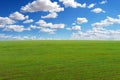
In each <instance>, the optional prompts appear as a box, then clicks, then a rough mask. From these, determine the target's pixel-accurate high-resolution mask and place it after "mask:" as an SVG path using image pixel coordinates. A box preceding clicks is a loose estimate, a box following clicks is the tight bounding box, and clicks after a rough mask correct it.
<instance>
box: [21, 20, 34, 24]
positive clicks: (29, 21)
mask: <svg viewBox="0 0 120 80" xmlns="http://www.w3.org/2000/svg"><path fill="white" fill-rule="evenodd" d="M32 22H34V20H33V19H28V20H25V21H24V22H23V23H24V24H27V23H32Z"/></svg>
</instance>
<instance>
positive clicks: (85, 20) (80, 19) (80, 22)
mask: <svg viewBox="0 0 120 80" xmlns="http://www.w3.org/2000/svg"><path fill="white" fill-rule="evenodd" d="M87 22H88V20H87V18H80V17H78V18H77V23H78V24H83V23H87Z"/></svg>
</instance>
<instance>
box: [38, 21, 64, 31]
mask: <svg viewBox="0 0 120 80" xmlns="http://www.w3.org/2000/svg"><path fill="white" fill-rule="evenodd" d="M36 24H37V25H39V26H40V27H43V28H45V27H49V28H53V29H63V28H64V27H65V25H64V24H53V23H47V22H45V21H44V20H39V21H38V22H36Z"/></svg>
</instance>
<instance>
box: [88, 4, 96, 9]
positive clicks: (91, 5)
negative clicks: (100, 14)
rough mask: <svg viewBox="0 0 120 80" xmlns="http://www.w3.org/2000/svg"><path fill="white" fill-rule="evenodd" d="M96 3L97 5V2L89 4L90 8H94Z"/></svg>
mask: <svg viewBox="0 0 120 80" xmlns="http://www.w3.org/2000/svg"><path fill="white" fill-rule="evenodd" d="M95 5H96V4H95V3H92V4H89V5H88V8H89V9H90V8H93V7H94V6H95Z"/></svg>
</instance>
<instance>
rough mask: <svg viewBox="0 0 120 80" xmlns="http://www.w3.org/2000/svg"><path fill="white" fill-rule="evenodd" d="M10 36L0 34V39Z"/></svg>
mask: <svg viewBox="0 0 120 80" xmlns="http://www.w3.org/2000/svg"><path fill="white" fill-rule="evenodd" d="M10 37H11V36H8V35H5V34H0V40H1V39H7V38H10Z"/></svg>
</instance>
